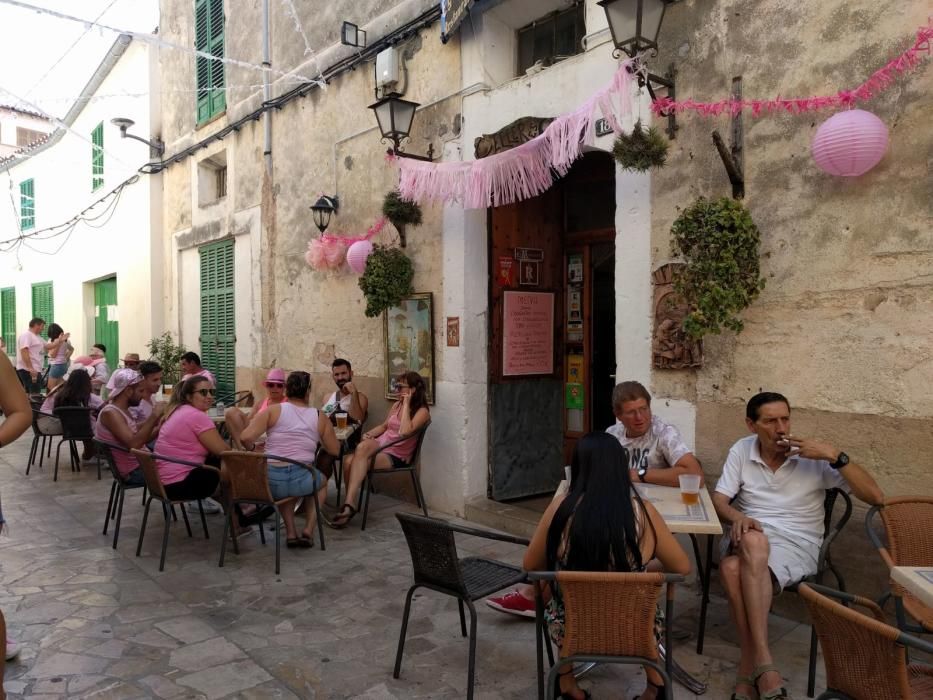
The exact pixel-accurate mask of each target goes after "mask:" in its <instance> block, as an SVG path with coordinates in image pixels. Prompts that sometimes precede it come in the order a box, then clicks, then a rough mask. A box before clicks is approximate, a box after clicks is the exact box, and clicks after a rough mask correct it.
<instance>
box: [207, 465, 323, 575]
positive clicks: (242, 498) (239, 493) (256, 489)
mask: <svg viewBox="0 0 933 700" xmlns="http://www.w3.org/2000/svg"><path fill="white" fill-rule="evenodd" d="M270 459H272V460H273V461H275V462H283V463H288V464H293V465H296V466H299V467H302V468H305V469H307V467H308V465H306V464H302V463H301V462H296V461H294V460H291V459H288V458H286V457H279V456H277V455H270V454H263V453H260V452H241V451H237V450H228V451H227V452H222V453H221V454H220V477H221V479H222V480H223V481H224V483H225V485H226V488H227V489H228V491H227V499H228V505H227V517H226V518H224V535H223V541H222V542H221V544H220V562H218V564H217V565H218V566H220V567H222V566H223V565H224V556H225V554H226V552H227V536H228V535H229V534H230V532H231V530H232V528H233V519H234V518H235V517H236V513H235V509H234V506H236V505H238V504H240V503H252V504H253V505H255V506H256V507H257V508H259V507H261V506H273V507H274V509H275V573H276V574H278V573H279V561H280V558H281V555H280V553H281V549H282V541H281V537H279V534H280V533H281V532H282V521H281V517H282V516H281V515H280V514H279V509H278V506H280V505H282V504H284V503H288V502H289V501H294V500H296V498H295V497H293V496H289V497H288V498H282V499H280V500H278V501H276V500H275V499H274V498H273V497H272V493H271V491H270V490H269V460H270ZM308 498H311V500H312V501H314V513H315V515H316V517H317V532H318V537H319V538H320V542H321V549H322V550H325V549H327V546H326V545H325V544H324V526H323V522H322V518H321V509H320V507H319V506H318V502H317V498H316V497H315V495H314V494H313V493H312V494H310V495H309V496H308ZM259 539H260V541H261V542H262V543H263V544H265V543H266V534H265V531H264V530H263V528H262V523H259ZM233 552H234V554H239V553H240V548H239V545H238V544H237V540H236V537H234V538H233Z"/></svg>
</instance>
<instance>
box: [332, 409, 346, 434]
mask: <svg viewBox="0 0 933 700" xmlns="http://www.w3.org/2000/svg"><path fill="white" fill-rule="evenodd" d="M334 416H335V418H336V420H337V430H343V429H344V428H346V427H347V414H346V413H344V412H343V411H338V412H337V413H335V414H334Z"/></svg>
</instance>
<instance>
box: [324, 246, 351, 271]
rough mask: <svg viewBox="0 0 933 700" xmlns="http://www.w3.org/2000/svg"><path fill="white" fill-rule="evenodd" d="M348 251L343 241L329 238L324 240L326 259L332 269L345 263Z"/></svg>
mask: <svg viewBox="0 0 933 700" xmlns="http://www.w3.org/2000/svg"><path fill="white" fill-rule="evenodd" d="M346 253H347V246H346V245H344V243H343V242H342V241H337V240H334V239H329V240H326V241H325V242H324V259H325V261H326V262H327V267H329V268H330V269H331V270H336V269H337V268H338V267H340V266H341V265H343V261H344V259H345V256H346Z"/></svg>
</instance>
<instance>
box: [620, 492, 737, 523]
mask: <svg viewBox="0 0 933 700" xmlns="http://www.w3.org/2000/svg"><path fill="white" fill-rule="evenodd" d="M635 488H636V489H637V490H638V493H639V494H640V495H641V497H642V498H643V499H644V500H646V501H648V502H649V503H651V505H653V506H654V507H655V508H656V509H657V511H658V513H660V514H661V517H662V518H664V522H665V523H667V526H668V527H669V528H670V530H671V532H674V533H691V534H695V535H721V534H722V523H720V522H719V516H717V515H716V509H715V508H713V499H712V498H710V495H709V491H707V490H706V487H702V488H700V502H699V503H697V504H696V505H692V506H688V505H685V504H684V502H683V500H681V498H680V489H679V488H677V487H676V486H658V485H657V484H635Z"/></svg>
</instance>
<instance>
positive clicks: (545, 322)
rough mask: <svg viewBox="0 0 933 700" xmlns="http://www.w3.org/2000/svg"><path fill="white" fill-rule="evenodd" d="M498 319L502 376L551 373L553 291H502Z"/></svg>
mask: <svg viewBox="0 0 933 700" xmlns="http://www.w3.org/2000/svg"><path fill="white" fill-rule="evenodd" d="M502 316H503V318H502V375H503V376H512V377H515V376H523V375H534V374H553V372H554V294H553V292H503V313H502Z"/></svg>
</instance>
